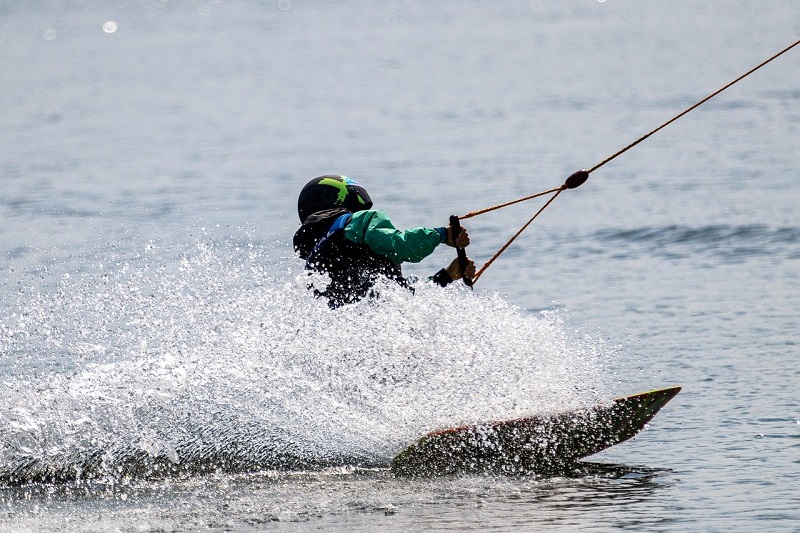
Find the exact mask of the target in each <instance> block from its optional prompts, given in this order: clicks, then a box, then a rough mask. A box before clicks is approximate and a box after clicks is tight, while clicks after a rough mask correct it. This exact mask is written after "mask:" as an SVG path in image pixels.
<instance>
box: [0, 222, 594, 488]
mask: <svg viewBox="0 0 800 533" xmlns="http://www.w3.org/2000/svg"><path fill="white" fill-rule="evenodd" d="M144 248H145V250H144V251H143V252H142V253H141V254H138V255H137V256H136V257H135V258H134V259H130V258H129V259H125V260H113V259H110V260H108V261H104V262H103V264H102V265H100V264H98V265H96V267H95V268H93V269H86V271H85V272H83V273H81V274H75V273H73V274H72V275H70V276H64V277H63V278H61V279H59V280H57V281H56V282H54V283H52V284H49V285H42V286H40V287H39V288H38V289H35V288H33V287H29V288H27V289H26V290H23V291H21V292H20V294H19V295H18V297H17V299H16V301H15V302H12V304H11V306H10V307H9V310H8V311H7V313H6V316H5V317H4V318H3V319H2V323H1V325H0V362H1V363H2V365H4V366H5V367H6V369H7V370H6V372H5V374H6V375H5V376H4V377H3V378H2V382H1V383H0V388H2V395H3V397H4V398H5V399H6V401H5V402H4V404H3V405H2V406H0V420H2V422H0V423H2V426H3V427H2V432H0V434H2V435H3V440H2V442H1V444H0V464H2V465H4V466H2V467H1V468H0V478H2V479H3V480H4V481H5V482H14V483H18V482H26V481H34V480H67V479H76V478H100V479H104V480H108V481H111V482H114V481H115V480H119V479H121V478H128V477H139V476H144V477H148V476H161V475H165V474H169V473H179V474H187V473H188V474H192V473H195V472H205V471H213V470H230V471H235V470H252V469H264V468H301V469H303V468H315V467H320V466H330V465H341V464H354V465H364V466H385V465H386V464H387V463H388V462H389V460H390V459H391V458H392V457H393V455H394V454H396V453H397V452H398V451H399V450H400V449H402V447H404V446H405V445H406V444H408V443H409V442H411V441H413V440H414V439H415V438H416V437H418V436H420V435H421V434H423V433H425V432H427V431H430V430H432V429H436V428H439V427H446V426H450V425H453V424H463V423H470V422H476V421H481V420H487V419H499V418H506V417H512V416H520V415H523V414H530V413H535V412H547V411H555V410H562V409H567V408H572V407H578V406H585V405H588V404H591V403H594V402H596V401H598V400H600V399H601V398H603V397H604V395H605V385H606V382H607V381H608V376H607V375H606V371H605V370H604V367H603V365H602V364H601V361H602V359H603V358H604V357H605V356H606V355H608V349H607V348H606V347H605V346H604V344H603V343H602V342H600V341H597V340H593V339H588V338H579V339H575V338H571V337H570V335H569V334H568V333H567V329H566V327H565V326H564V324H563V320H562V317H561V316H559V314H557V313H554V312H546V313H540V314H532V313H528V312H525V311H523V310H520V309H517V308H515V307H514V306H512V305H510V304H508V303H507V302H506V301H504V300H503V299H502V298H500V297H499V296H497V295H493V294H485V293H482V292H480V291H474V292H470V291H468V290H466V289H465V288H464V287H463V286H461V285H456V284H454V285H453V286H451V287H449V288H447V289H444V290H443V289H441V288H438V287H435V286H433V285H431V284H428V283H426V282H424V281H423V282H419V283H417V287H416V291H415V293H413V294H412V293H411V292H409V291H407V290H405V289H402V288H400V287H397V286H394V285H388V284H387V285H383V286H381V287H380V292H381V297H380V298H379V299H377V300H371V301H364V302H359V303H357V304H355V305H351V306H349V307H345V308H342V309H339V310H334V311H332V310H330V309H329V308H328V307H327V305H326V304H325V302H324V301H321V300H318V299H315V298H314V297H313V295H312V294H311V293H310V292H309V291H308V290H306V284H307V282H308V278H307V275H306V274H305V273H304V272H303V271H302V269H301V265H300V264H299V261H297V260H296V259H294V258H293V257H291V255H290V254H289V253H288V250H287V247H286V246H285V245H263V243H262V244H259V245H255V244H253V243H252V242H242V241H237V240H235V239H230V240H228V239H224V240H219V239H215V237H213V236H208V235H206V236H205V237H204V238H203V239H202V240H201V241H198V242H197V244H196V246H194V247H192V248H191V249H188V250H186V251H185V252H184V253H182V254H180V256H179V257H178V258H177V259H174V258H172V257H170V254H171V252H169V250H168V249H167V247H163V248H159V247H158V246H153V245H152V244H148V245H146V246H145V247H144Z"/></svg>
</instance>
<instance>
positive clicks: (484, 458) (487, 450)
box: [391, 387, 681, 477]
mask: <svg viewBox="0 0 800 533" xmlns="http://www.w3.org/2000/svg"><path fill="white" fill-rule="evenodd" d="M680 390H681V388H680V387H669V388H665V389H658V390H653V391H649V392H642V393H640V394H634V395H632V396H625V397H622V398H617V399H615V400H612V401H610V402H608V403H602V404H598V405H595V406H593V407H589V408H585V409H578V410H573V411H567V412H561V413H555V414H545V415H534V416H529V417H523V418H515V419H512V420H501V421H494V422H485V423H480V424H475V425H468V426H460V427H454V428H449V429H441V430H437V431H432V432H431V433H428V434H427V435H424V436H423V437H421V438H420V439H419V440H418V441H416V442H415V443H413V444H411V445H410V446H408V447H407V448H406V449H405V450H403V451H402V452H400V453H399V454H398V455H397V457H395V458H394V459H393V460H392V463H391V469H392V472H393V473H394V474H395V475H398V476H413V477H422V476H441V475H452V474H465V473H467V474H474V473H497V474H524V473H555V472H560V471H565V470H567V469H568V468H569V467H570V465H573V464H575V462H577V461H578V460H579V459H581V458H583V457H587V456H589V455H592V454H595V453H597V452H599V451H602V450H605V449H606V448H609V447H611V446H614V445H615V444H619V443H620V442H624V441H626V440H628V439H630V438H631V437H633V436H634V435H636V434H637V433H638V432H639V431H641V430H642V429H643V428H644V427H645V425H646V424H647V423H648V422H649V421H650V420H651V419H652V418H653V417H654V416H655V415H656V413H658V411H659V410H660V409H661V408H662V407H664V405H666V404H667V402H669V401H670V400H671V399H672V398H674V397H675V395H676V394H678V392H680Z"/></svg>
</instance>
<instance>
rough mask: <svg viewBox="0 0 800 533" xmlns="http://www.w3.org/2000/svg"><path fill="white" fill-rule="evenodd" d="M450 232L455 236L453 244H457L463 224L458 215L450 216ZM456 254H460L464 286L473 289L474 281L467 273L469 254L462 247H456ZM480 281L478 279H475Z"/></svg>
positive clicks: (459, 261) (459, 263)
mask: <svg viewBox="0 0 800 533" xmlns="http://www.w3.org/2000/svg"><path fill="white" fill-rule="evenodd" d="M450 228H451V229H450V231H451V232H452V234H453V244H455V243H456V239H457V238H458V236H459V235H460V234H461V222H459V220H458V217H457V216H456V215H450ZM456 253H457V254H458V269H459V270H460V271H461V279H463V280H464V285H466V286H467V287H469V288H472V285H474V283H475V282H474V281H473V280H471V279H469V278H468V277H467V275H466V271H467V252H465V251H464V249H463V248H461V247H460V246H456ZM475 279H478V278H475Z"/></svg>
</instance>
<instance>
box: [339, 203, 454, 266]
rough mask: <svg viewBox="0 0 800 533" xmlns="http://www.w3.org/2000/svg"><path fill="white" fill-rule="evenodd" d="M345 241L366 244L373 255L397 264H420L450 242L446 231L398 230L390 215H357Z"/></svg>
mask: <svg viewBox="0 0 800 533" xmlns="http://www.w3.org/2000/svg"><path fill="white" fill-rule="evenodd" d="M344 238H345V239H347V240H348V241H350V242H354V243H356V244H366V245H367V246H369V247H370V248H371V249H372V251H374V252H375V253H378V254H380V255H383V256H385V257H388V258H389V259H391V260H392V261H395V262H396V263H403V262H406V261H408V262H411V263H419V262H420V261H422V260H423V259H425V258H426V257H428V256H429V255H431V254H432V253H433V251H434V250H435V249H436V247H437V246H439V244H441V243H442V242H443V240H442V239H443V238H446V233H445V232H444V228H412V229H407V230H404V231H401V230H399V229H397V228H395V227H394V224H392V221H391V220H389V216H388V215H387V214H386V211H357V212H355V213H353V216H352V217H351V218H350V221H349V222H348V223H347V225H346V226H345V228H344Z"/></svg>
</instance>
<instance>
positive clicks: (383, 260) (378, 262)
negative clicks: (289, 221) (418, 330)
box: [293, 208, 410, 308]
mask: <svg viewBox="0 0 800 533" xmlns="http://www.w3.org/2000/svg"><path fill="white" fill-rule="evenodd" d="M351 216H352V213H351V212H350V211H348V210H347V209H343V208H335V209H328V210H325V211H318V212H316V213H314V214H312V215H310V216H309V217H308V218H306V220H305V221H304V222H303V224H302V225H301V226H300V229H298V230H297V232H296V233H295V234H294V239H293V241H294V249H295V251H296V252H297V253H298V255H299V256H300V258H301V259H304V260H305V261H306V266H305V267H306V269H307V270H311V271H315V272H324V273H327V274H328V275H329V276H330V280H331V281H330V283H329V284H328V286H327V287H326V288H325V289H324V290H322V291H320V290H318V289H317V288H315V287H314V286H313V284H309V288H310V289H313V291H314V294H315V295H316V296H324V297H326V298H328V305H329V306H330V307H331V308H336V307H340V306H342V305H345V304H348V303H352V302H356V301H358V300H360V299H362V298H364V297H365V296H370V297H374V296H376V294H375V291H373V290H372V287H373V286H374V285H375V282H376V281H377V280H378V278H379V277H385V278H388V279H391V280H394V281H397V282H398V283H399V284H400V285H402V286H404V287H407V288H410V286H409V285H408V282H407V281H406V280H405V278H403V272H402V269H401V268H400V264H398V263H395V262H394V261H392V260H391V259H389V258H388V257H385V256H383V255H380V254H377V253H375V252H374V251H373V250H372V249H371V248H370V247H369V246H367V245H366V244H356V243H354V242H351V241H348V240H347V239H346V238H345V236H344V227H345V226H346V225H347V222H348V221H349V219H350V217H351Z"/></svg>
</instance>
